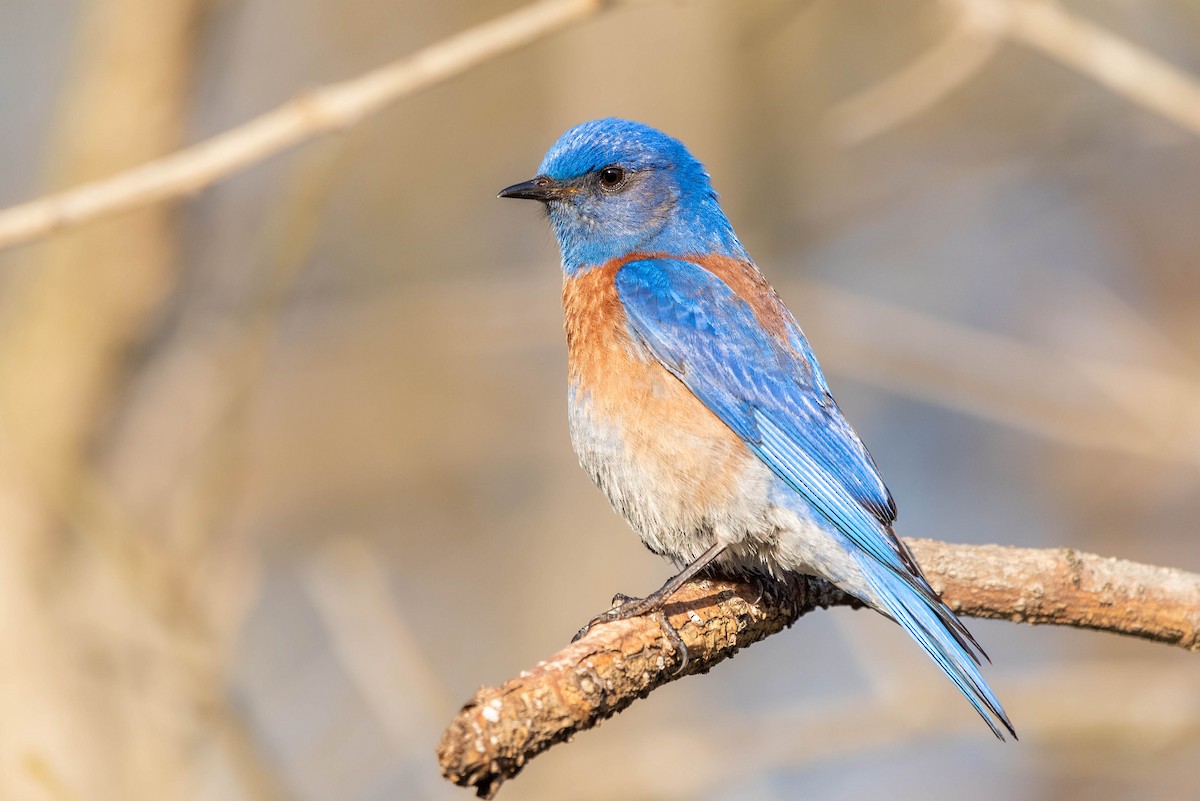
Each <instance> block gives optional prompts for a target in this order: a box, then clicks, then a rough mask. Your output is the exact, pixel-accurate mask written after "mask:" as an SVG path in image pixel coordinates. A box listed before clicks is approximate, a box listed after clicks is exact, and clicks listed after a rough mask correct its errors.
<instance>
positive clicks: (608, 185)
mask: <svg viewBox="0 0 1200 801" xmlns="http://www.w3.org/2000/svg"><path fill="white" fill-rule="evenodd" d="M623 183H625V171H624V170H623V169H621V168H620V167H605V168H604V169H602V170H601V171H600V186H601V188H603V189H609V190H612V189H616V188H618V187H619V186H620V185H621V184H623Z"/></svg>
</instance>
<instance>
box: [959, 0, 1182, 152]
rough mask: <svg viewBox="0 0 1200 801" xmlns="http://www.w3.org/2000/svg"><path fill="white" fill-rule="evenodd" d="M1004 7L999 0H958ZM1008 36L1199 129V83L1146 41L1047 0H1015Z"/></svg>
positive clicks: (1164, 115) (1172, 119) (1148, 106)
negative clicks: (1136, 41)
mask: <svg viewBox="0 0 1200 801" xmlns="http://www.w3.org/2000/svg"><path fill="white" fill-rule="evenodd" d="M960 1H961V2H964V3H970V4H972V5H983V6H987V7H990V8H995V9H997V10H999V11H1001V12H1002V9H1000V3H1001V0H960ZM1008 5H1009V6H1010V7H1011V8H1010V11H1011V18H1010V21H1009V29H1008V32H1009V36H1010V37H1011V38H1012V39H1013V40H1014V41H1016V42H1020V43H1021V44H1023V45H1025V46H1027V47H1030V48H1032V49H1034V50H1038V51H1040V52H1042V53H1045V54H1046V55H1048V56H1050V57H1051V58H1053V59H1054V60H1056V61H1059V62H1061V63H1063V64H1066V65H1067V66H1069V67H1071V68H1072V69H1074V70H1076V71H1078V72H1079V73H1081V74H1083V75H1085V76H1087V77H1088V78H1091V79H1092V80H1094V81H1096V82H1097V83H1099V84H1102V85H1103V86H1106V87H1108V88H1109V89H1111V90H1112V91H1113V92H1115V93H1117V94H1118V95H1120V96H1121V97H1123V98H1125V99H1126V100H1129V101H1130V102H1133V103H1136V104H1138V105H1139V106H1143V107H1144V108H1147V109H1149V110H1151V111H1153V112H1155V113H1157V114H1160V115H1161V116H1163V117H1166V118H1167V119H1169V120H1171V121H1173V122H1175V123H1176V124H1177V125H1179V126H1180V127H1182V128H1185V129H1186V130H1188V131H1191V132H1192V133H1194V134H1200V83H1198V82H1197V80H1196V78H1195V77H1193V76H1191V75H1189V74H1188V73H1186V72H1184V71H1183V70H1181V69H1179V68H1178V67H1175V66H1173V65H1171V64H1169V63H1168V62H1166V61H1165V60H1163V59H1162V58H1160V57H1159V56H1158V55H1156V54H1154V53H1152V52H1150V51H1149V50H1147V49H1145V48H1144V47H1139V46H1138V45H1136V44H1134V43H1133V42H1130V41H1129V40H1127V39H1124V38H1122V37H1120V36H1117V35H1116V34H1114V33H1111V32H1110V31H1106V30H1105V29H1103V28H1101V27H1100V26H1098V25H1095V24H1093V23H1091V22H1088V21H1087V20H1085V19H1083V18H1081V17H1079V16H1078V15H1075V14H1072V13H1071V12H1070V11H1068V10H1067V9H1065V8H1063V7H1062V6H1060V5H1058V4H1057V3H1049V2H1046V0H1013V1H1012V2H1010V3H1008Z"/></svg>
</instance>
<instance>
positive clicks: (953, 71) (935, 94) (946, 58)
mask: <svg viewBox="0 0 1200 801" xmlns="http://www.w3.org/2000/svg"><path fill="white" fill-rule="evenodd" d="M954 5H955V9H954V10H955V12H957V14H958V17H957V19H956V20H955V21H954V25H953V27H952V28H951V30H950V32H949V33H947V34H946V36H945V38H943V39H942V40H941V41H939V42H938V43H937V44H935V45H933V46H932V47H930V48H929V49H928V50H926V51H925V52H924V53H922V54H921V56H920V57H919V58H917V59H916V60H915V61H913V62H912V63H911V64H908V65H906V66H905V67H904V68H903V69H900V70H897V71H896V72H895V73H894V74H892V75H889V76H888V77H887V78H885V79H883V80H882V81H880V82H879V83H877V84H875V85H874V86H871V87H870V88H868V89H866V90H864V91H862V92H860V93H859V94H856V95H854V96H853V97H850V98H848V99H846V100H844V101H842V102H841V103H838V104H837V106H835V107H834V108H833V109H831V110H830V112H829V117H828V120H827V124H828V125H829V127H830V128H831V129H832V131H833V133H834V135H835V136H836V137H837V139H838V140H839V141H841V142H843V143H845V144H848V145H857V144H861V143H863V142H865V141H866V140H868V139H871V138H873V137H875V136H878V135H879V134H881V133H884V132H885V131H888V130H891V129H892V128H895V127H896V126H897V125H900V124H901V123H903V122H905V121H906V120H908V119H911V118H912V117H915V116H917V115H918V114H920V113H922V112H924V111H926V110H928V109H929V108H931V107H933V106H935V105H937V103H938V102H940V101H941V100H943V99H944V98H945V97H946V96H948V95H949V94H951V93H952V92H953V91H954V90H956V89H958V88H959V87H960V86H962V85H963V84H966V83H968V82H969V81H971V80H972V79H973V78H974V77H975V76H976V75H978V74H979V72H980V70H982V69H983V68H984V67H985V66H987V65H988V63H990V62H991V60H992V56H994V55H995V54H996V51H997V50H999V46H1000V45H1001V44H1002V42H1003V36H1004V25H1003V16H1002V15H1001V16H998V15H997V9H996V8H994V7H991V6H988V5H980V4H974V3H955V4H954Z"/></svg>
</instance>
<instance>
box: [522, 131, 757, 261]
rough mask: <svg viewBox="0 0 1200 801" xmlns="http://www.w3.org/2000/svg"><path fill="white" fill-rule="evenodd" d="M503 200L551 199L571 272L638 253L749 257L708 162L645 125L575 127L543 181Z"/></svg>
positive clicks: (551, 156) (546, 166)
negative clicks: (715, 188)
mask: <svg viewBox="0 0 1200 801" xmlns="http://www.w3.org/2000/svg"><path fill="white" fill-rule="evenodd" d="M500 197H515V198H525V199H529V200H538V201H541V202H543V203H545V204H546V210H547V212H548V213H549V215H550V223H551V224H552V225H553V227H554V235H555V237H556V238H557V239H558V247H559V249H560V250H561V251H562V260H563V269H564V270H565V271H566V272H567V273H568V274H571V273H574V272H575V271H577V270H579V269H580V268H582V267H586V266H589V265H596V264H602V263H603V262H606V261H608V260H609V259H613V258H616V257H618V256H623V255H625V254H627V253H631V252H635V251H642V252H653V253H669V254H671V255H686V254H701V255H703V254H709V253H715V254H718V255H722V256H733V257H736V258H747V257H746V252H745V250H743V249H742V245H741V243H740V242H738V239H737V236H736V235H734V233H733V227H732V226H730V224H729V220H728V219H727V218H726V217H725V213H724V212H722V211H721V207H720V205H718V203H717V195H716V193H715V192H714V191H713V188H712V184H711V183H710V181H709V179H708V173H706V172H705V171H704V165H703V164H701V163H700V162H699V161H697V160H696V159H695V158H694V157H693V156H692V154H691V153H689V152H688V150H687V148H686V147H684V146H683V143H682V142H680V141H679V140H678V139H672V138H671V137H669V136H667V135H666V134H664V133H663V132H661V131H658V130H655V129H654V128H651V127H650V126H648V125H643V124H642V123H640V122H630V121H629V120H621V119H616V118H609V119H603V120H592V121H591V122H585V123H583V124H582V125H577V126H575V127H574V128H572V129H571V130H569V131H567V132H566V133H564V134H563V135H562V137H560V138H559V140H558V141H557V142H555V143H554V146H553V147H551V148H550V151H549V152H548V153H546V157H545V158H544V159H543V160H542V166H541V167H540V168H539V169H538V176H537V177H536V178H534V179H533V180H530V181H526V182H524V183H521V184H516V185H515V186H510V187H508V188H507V189H505V190H503V191H502V192H501V193H500Z"/></svg>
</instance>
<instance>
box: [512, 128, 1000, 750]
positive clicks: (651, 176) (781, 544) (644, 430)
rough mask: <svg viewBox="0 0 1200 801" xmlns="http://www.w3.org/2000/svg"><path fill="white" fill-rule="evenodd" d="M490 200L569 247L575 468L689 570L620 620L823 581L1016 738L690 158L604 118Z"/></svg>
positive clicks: (663, 140) (972, 650) (805, 352)
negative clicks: (805, 578)
mask: <svg viewBox="0 0 1200 801" xmlns="http://www.w3.org/2000/svg"><path fill="white" fill-rule="evenodd" d="M501 195H502V196H505V197H523V198H531V199H536V200H540V201H542V202H544V203H546V205H547V209H548V211H549V215H550V220H551V223H552V225H553V227H554V230H555V234H556V237H557V239H558V242H559V246H560V249H561V251H562V256H563V269H564V271H565V273H566V276H567V282H566V286H565V289H564V303H565V305H566V312H567V334H568V345H569V355H570V361H571V392H570V403H571V417H572V439H573V442H574V444H575V447H576V450H577V451H578V452H579V455H580V460H581V462H582V463H583V465H584V466H585V468H587V469H588V471H589V473H591V474H592V475H593V477H594V478H595V479H596V481H597V483H598V484H599V485H600V486H601V487H602V489H604V491H605V492H606V493H607V494H608V496H609V498H610V500H611V501H612V503H613V505H614V507H615V508H617V509H618V511H620V512H621V513H622V514H623V515H625V517H626V518H627V519H628V520H629V521H630V523H631V524H632V525H633V526H634V528H635V529H637V531H638V533H639V534H640V535H641V536H642V538H643V540H644V541H645V542H646V543H647V545H649V546H650V547H651V548H652V549H653V550H655V551H656V552H659V553H664V554H667V555H669V556H671V557H672V558H674V559H675V560H676V561H677V562H679V563H681V564H687V565H688V567H687V568H686V569H685V570H684V571H683V572H682V573H681V574H680V576H678V577H676V578H675V579H673V580H672V581H671V582H668V584H667V585H666V586H665V587H664V589H663V591H660V593H656V595H655V596H651V598H650V599H647V600H645V601H639V602H636V603H633V604H631V605H630V606H629V607H628V608H626V610H625V611H626V613H628V614H639V613H643V612H645V611H647V610H649V609H651V608H654V606H655V604H656V603H658V602H661V600H662V597H664V596H665V595H666V594H669V591H670V590H671V589H672V588H673V587H675V586H677V585H678V583H679V581H681V580H682V579H683V578H685V577H687V576H689V575H692V574H694V573H695V572H696V571H698V570H699V569H701V568H703V567H704V566H706V565H708V564H710V563H711V564H716V565H718V566H723V567H725V568H728V569H734V570H740V569H750V570H766V571H768V572H779V571H787V570H794V571H800V572H806V573H812V574H816V575H819V576H822V577H824V578H827V579H829V580H830V581H833V582H834V583H835V584H837V585H838V586H839V587H841V588H842V589H843V590H845V591H846V592H849V593H851V594H853V595H855V596H857V597H859V598H861V599H862V600H863V601H864V602H865V603H867V604H869V605H870V606H872V607H874V608H875V609H877V610H879V611H880V612H883V613H884V614H886V615H887V616H889V617H891V618H892V619H893V620H895V621H896V622H897V623H899V624H900V625H901V626H902V627H903V628H904V629H905V630H906V631H908V633H909V634H910V635H911V636H912V637H913V638H914V639H915V640H916V641H917V642H918V643H919V644H920V645H921V646H922V648H924V649H925V651H926V652H928V653H929V655H930V656H931V657H932V658H933V660H934V661H935V662H936V663H937V664H938V665H939V666H940V667H941V669H942V670H943V671H945V673H946V674H947V675H948V676H949V677H950V678H951V679H952V680H953V681H954V683H955V685H956V686H958V688H959V689H960V690H961V691H962V692H963V694H964V695H965V696H966V697H967V699H968V700H969V701H970V703H971V704H972V706H973V707H974V708H975V709H976V710H977V711H978V712H979V714H980V716H982V717H983V719H984V720H985V721H987V723H988V725H989V726H990V727H991V729H992V731H993V732H995V734H996V736H997V737H1000V738H1001V739H1003V736H1002V727H1003V729H1004V730H1007V731H1008V732H1010V733H1012V732H1013V728H1012V724H1011V723H1010V722H1009V720H1008V717H1007V716H1006V714H1005V713H1004V710H1003V708H1002V707H1001V706H1000V703H999V701H998V700H997V699H996V697H995V695H994V694H993V693H992V691H991V689H990V688H989V687H988V686H987V684H986V682H985V681H984V679H983V676H982V675H981V673H980V670H979V659H978V657H979V656H984V654H983V652H982V649H980V648H979V646H978V644H977V643H976V642H975V640H974V639H973V638H972V637H971V635H970V633H969V632H968V631H967V630H966V628H965V627H964V626H963V625H962V623H961V622H960V621H959V620H958V618H957V617H955V615H954V613H953V612H952V611H951V610H950V609H949V608H948V607H947V606H946V605H945V604H943V603H942V602H941V600H940V599H939V598H938V597H937V595H936V594H935V593H934V592H933V590H932V588H930V586H929V584H928V583H927V581H926V580H925V577H924V575H923V574H922V572H921V569H920V567H919V566H918V564H917V563H916V561H915V559H914V558H913V556H912V554H911V553H910V552H909V551H908V549H907V548H906V547H905V546H904V544H903V543H902V542H901V541H900V540H899V539H898V538H897V537H896V536H895V534H894V533H893V531H892V523H893V522H894V520H895V517H896V506H895V503H894V501H893V499H892V496H891V494H890V492H889V491H888V489H887V487H886V486H885V485H884V483H883V480H882V479H881V478H880V476H879V472H878V470H877V469H876V466H875V463H874V462H873V461H872V459H871V456H870V454H869V453H868V452H867V449H866V448H865V447H864V446H863V443H862V441H861V440H860V439H859V437H858V435H857V434H855V432H854V430H853V429H852V428H851V427H850V424H849V423H848V422H847V421H846V419H845V417H844V416H843V415H842V412H841V410H840V409H839V408H838V405H837V403H836V402H835V401H834V399H833V397H832V395H831V394H830V392H829V387H828V385H827V384H826V382H825V378H824V376H823V375H822V373H821V368H820V366H819V365H818V364H817V361H816V358H815V357H814V355H813V352H812V349H811V348H810V347H809V344H808V341H807V340H806V339H805V337H804V334H803V333H802V332H801V330H800V327H799V326H798V325H797V324H796V322H795V320H794V318H793V317H792V315H791V313H790V312H788V311H787V309H786V307H784V306H783V304H782V302H781V301H780V300H779V298H778V297H777V296H776V295H775V293H774V291H773V290H771V288H770V286H769V285H768V284H767V283H766V281H765V279H763V278H762V275H761V274H760V273H759V272H758V270H757V269H756V268H755V267H754V265H753V263H752V262H751V261H750V258H749V256H748V255H747V254H746V252H745V250H744V249H743V248H742V245H741V243H740V242H739V241H738V239H737V236H736V235H735V234H734V232H733V228H732V226H731V225H730V224H729V221H728V219H727V218H726V217H725V215H724V213H723V212H722V211H721V208H720V206H719V205H718V203H717V197H716V194H715V193H714V192H713V190H712V187H711V184H710V183H709V178H708V175H707V173H705V171H704V168H703V166H702V165H701V164H700V163H699V162H698V161H696V159H694V158H693V157H692V156H691V154H690V153H688V151H687V149H686V148H685V147H684V146H683V145H682V144H681V143H679V142H678V141H677V140H675V139H672V138H670V137H668V136H666V135H665V134H663V133H661V132H659V131H656V130H654V129H652V128H649V127H647V126H644V125H641V124H640V123H634V122H628V121H625V120H612V119H609V120H597V121H594V122H590V123H585V124H583V125H580V126H577V127H576V128H573V129H571V130H570V131H568V132H567V133H566V134H564V135H563V137H562V138H561V139H560V140H559V141H558V142H557V143H556V144H555V145H554V146H553V147H552V148H551V149H550V151H549V152H548V153H547V155H546V157H545V160H544V161H543V162H542V166H541V170H540V175H539V176H538V177H537V178H535V179H533V180H532V181H528V182H526V183H524V184H518V185H516V186H513V187H509V188H508V189H506V190H504V192H502V193H501ZM681 387H682V388H681ZM619 614H620V613H618V616H619Z"/></svg>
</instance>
